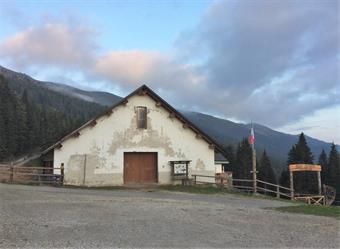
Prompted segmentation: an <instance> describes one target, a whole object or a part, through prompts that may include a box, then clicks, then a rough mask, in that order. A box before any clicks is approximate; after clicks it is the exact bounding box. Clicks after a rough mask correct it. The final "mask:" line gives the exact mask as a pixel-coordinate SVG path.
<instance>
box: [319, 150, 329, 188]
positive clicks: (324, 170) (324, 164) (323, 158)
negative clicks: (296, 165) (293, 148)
mask: <svg viewBox="0 0 340 249" xmlns="http://www.w3.org/2000/svg"><path fill="white" fill-rule="evenodd" d="M318 163H319V165H320V166H321V182H322V183H323V184H327V181H328V178H329V177H328V176H329V172H328V161H327V155H326V152H325V151H324V150H322V151H321V153H320V156H319V162H318Z"/></svg>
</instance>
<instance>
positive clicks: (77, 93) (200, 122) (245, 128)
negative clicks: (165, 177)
mask: <svg viewBox="0 0 340 249" xmlns="http://www.w3.org/2000/svg"><path fill="white" fill-rule="evenodd" d="M0 74H2V75H4V77H5V78H7V79H8V80H9V82H10V87H11V88H12V89H13V90H14V91H15V92H16V93H17V94H19V95H21V94H22V93H23V91H25V89H26V90H29V93H30V94H31V95H32V96H31V98H32V100H33V101H35V102H38V103H40V102H41V103H40V104H41V106H44V105H48V106H49V107H52V108H54V109H56V110H59V111H61V112H67V113H68V112H71V114H70V115H73V114H72V113H77V114H78V115H81V117H82V122H85V121H87V120H86V119H89V118H90V117H91V116H92V117H93V116H95V115H97V114H99V113H101V112H102V111H103V110H104V109H105V107H107V106H111V105H113V104H115V103H117V102H118V101H119V100H120V99H121V97H120V96H117V95H114V94H111V93H107V92H100V91H86V90H81V89H78V88H75V87H71V86H68V85H64V84H60V83H53V82H47V81H38V80H35V79H33V78H32V77H30V76H28V75H26V74H23V73H17V72H15V71H12V70H9V69H6V68H4V67H1V66H0ZM45 95H47V96H51V97H46V96H45ZM51 99H53V101H52V100H51ZM39 101H40V102H39ZM60 102H62V103H60ZM83 106H85V107H83ZM89 110H91V112H90V113H88V112H89ZM180 112H181V113H182V114H183V115H184V116H185V117H186V118H188V119H189V120H190V121H191V122H192V123H194V124H195V125H196V126H198V127H199V128H200V129H202V130H203V131H204V132H205V133H207V134H208V135H209V136H211V137H212V138H213V139H215V140H216V141H217V142H218V143H219V144H221V145H223V146H227V145H233V146H235V145H237V143H239V142H240V141H241V139H243V138H245V137H248V135H249V131H250V124H242V123H236V122H232V121H230V120H227V119H223V118H217V117H214V116H212V115H209V114H204V113H199V112H192V111H180ZM253 125H254V130H255V143H256V148H257V152H258V154H260V153H262V151H263V150H264V149H265V150H266V151H267V153H268V154H269V155H270V156H271V158H272V159H273V161H275V171H276V173H277V174H279V172H280V171H281V170H282V169H283V168H284V167H286V163H285V162H286V159H287V153H288V151H289V149H290V148H291V146H292V145H293V144H295V143H296V142H297V139H298V137H297V136H298V135H292V134H287V133H284V132H279V131H276V130H273V129H271V128H269V127H267V126H264V125H261V124H257V123H255V124H253ZM306 139H307V142H308V144H309V146H310V147H311V150H312V152H313V154H314V157H315V158H314V161H316V159H317V158H318V156H319V154H320V152H321V150H322V149H324V150H325V151H326V152H327V153H328V152H329V149H330V143H327V142H324V141H322V140H319V139H316V138H313V137H310V136H306ZM337 147H338V148H339V146H338V145H337Z"/></svg>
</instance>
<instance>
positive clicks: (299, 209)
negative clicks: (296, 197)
mask: <svg viewBox="0 0 340 249" xmlns="http://www.w3.org/2000/svg"><path fill="white" fill-rule="evenodd" d="M273 209H274V210H277V211H280V212H289V213H298V214H307V215H317V216H327V217H334V218H337V219H339V220H340V207H339V206H316V205H307V204H306V205H298V206H288V207H277V208H273Z"/></svg>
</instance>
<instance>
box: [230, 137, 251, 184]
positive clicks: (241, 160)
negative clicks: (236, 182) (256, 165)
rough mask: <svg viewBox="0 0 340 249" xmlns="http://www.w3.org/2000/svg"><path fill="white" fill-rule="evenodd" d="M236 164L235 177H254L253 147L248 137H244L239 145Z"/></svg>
mask: <svg viewBox="0 0 340 249" xmlns="http://www.w3.org/2000/svg"><path fill="white" fill-rule="evenodd" d="M234 166H235V167H234V168H233V178H236V179H252V178H251V170H252V149H251V147H250V144H249V142H248V139H247V138H245V139H243V140H242V142H241V143H239V145H238V147H237V152H236V161H235V165H234Z"/></svg>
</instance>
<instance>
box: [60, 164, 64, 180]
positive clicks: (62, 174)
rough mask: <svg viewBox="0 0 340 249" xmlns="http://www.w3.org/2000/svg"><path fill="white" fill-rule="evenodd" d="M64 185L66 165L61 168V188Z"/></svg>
mask: <svg viewBox="0 0 340 249" xmlns="http://www.w3.org/2000/svg"><path fill="white" fill-rule="evenodd" d="M63 185H64V163H62V164H61V166H60V186H63Z"/></svg>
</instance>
